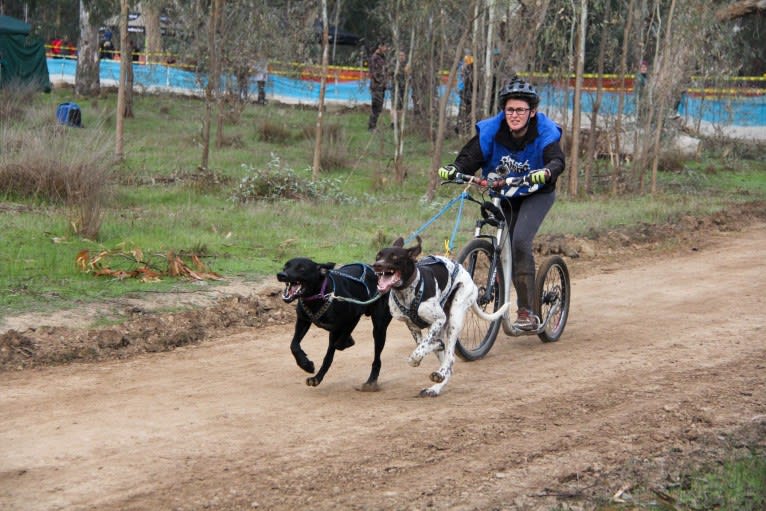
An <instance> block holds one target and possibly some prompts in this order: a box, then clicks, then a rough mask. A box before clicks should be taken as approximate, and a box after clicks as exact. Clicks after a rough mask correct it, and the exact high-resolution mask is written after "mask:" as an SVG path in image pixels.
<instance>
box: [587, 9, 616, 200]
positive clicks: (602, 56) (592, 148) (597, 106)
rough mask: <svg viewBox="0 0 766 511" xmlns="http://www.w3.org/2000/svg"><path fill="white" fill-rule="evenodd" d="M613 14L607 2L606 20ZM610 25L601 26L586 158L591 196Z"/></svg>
mask: <svg viewBox="0 0 766 511" xmlns="http://www.w3.org/2000/svg"><path fill="white" fill-rule="evenodd" d="M611 13H612V9H611V3H609V2H607V4H606V12H605V15H604V18H605V19H607V20H608V19H609V18H610V16H611ZM608 36H609V24H608V23H602V25H601V37H600V42H599V48H598V62H597V67H598V79H597V80H596V99H595V100H594V101H593V110H592V112H591V118H590V137H589V138H588V149H587V150H586V153H585V154H586V157H585V175H584V176H583V177H584V179H585V184H584V189H585V193H586V194H589V193H591V192H592V191H593V184H592V176H593V163H594V161H595V158H596V153H597V151H598V150H597V142H598V133H599V125H598V116H599V111H600V110H601V101H602V99H603V95H604V62H605V60H606V47H607V44H608V41H609V37H608Z"/></svg>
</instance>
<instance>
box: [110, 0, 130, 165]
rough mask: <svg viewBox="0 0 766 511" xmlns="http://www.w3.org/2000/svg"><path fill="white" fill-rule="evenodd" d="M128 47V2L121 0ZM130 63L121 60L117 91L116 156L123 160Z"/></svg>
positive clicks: (122, 44) (122, 29)
mask: <svg viewBox="0 0 766 511" xmlns="http://www.w3.org/2000/svg"><path fill="white" fill-rule="evenodd" d="M127 47H128V0H120V48H127ZM129 65H130V62H128V60H127V59H124V58H121V59H120V85H119V88H118V89H117V112H116V113H115V117H116V118H117V125H116V127H115V133H116V136H115V139H116V140H115V148H114V154H115V156H117V158H118V159H120V160H122V159H123V158H124V157H125V150H124V141H125V136H124V126H125V122H124V117H123V112H124V110H125V87H126V83H125V82H126V81H127V75H128V66H129Z"/></svg>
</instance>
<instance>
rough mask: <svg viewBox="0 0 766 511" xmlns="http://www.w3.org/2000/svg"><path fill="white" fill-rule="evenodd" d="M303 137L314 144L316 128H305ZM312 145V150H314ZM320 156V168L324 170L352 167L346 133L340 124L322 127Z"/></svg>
mask: <svg viewBox="0 0 766 511" xmlns="http://www.w3.org/2000/svg"><path fill="white" fill-rule="evenodd" d="M303 137H304V138H305V139H307V140H310V141H312V142H314V140H315V139H316V126H304V128H303ZM313 147H314V146H313V145H312V149H313ZM320 151H321V153H320V155H319V167H320V168H321V169H322V170H337V169H343V168H348V167H350V166H351V158H350V157H349V150H348V142H347V141H346V132H345V130H344V128H343V126H342V125H340V124H337V123H335V124H323V125H322V147H321V149H320Z"/></svg>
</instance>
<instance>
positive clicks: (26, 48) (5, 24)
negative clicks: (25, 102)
mask: <svg viewBox="0 0 766 511" xmlns="http://www.w3.org/2000/svg"><path fill="white" fill-rule="evenodd" d="M31 29H32V27H30V26H29V25H27V24H26V23H24V22H23V21H21V20H19V19H16V18H11V17H10V16H0V89H2V88H3V87H6V86H8V85H9V84H10V83H20V84H33V85H34V86H36V87H38V88H40V89H42V90H44V91H45V92H50V90H51V82H50V77H49V76H48V62H47V61H46V59H45V46H44V45H43V42H42V41H40V40H39V39H37V38H34V37H31V36H30V35H29V31H30V30H31Z"/></svg>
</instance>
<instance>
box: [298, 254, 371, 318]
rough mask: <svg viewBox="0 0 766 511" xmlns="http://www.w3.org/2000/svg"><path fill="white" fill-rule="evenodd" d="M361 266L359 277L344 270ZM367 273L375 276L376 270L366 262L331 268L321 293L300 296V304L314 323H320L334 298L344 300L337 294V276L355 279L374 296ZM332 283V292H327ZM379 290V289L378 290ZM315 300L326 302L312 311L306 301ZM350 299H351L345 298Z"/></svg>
mask: <svg viewBox="0 0 766 511" xmlns="http://www.w3.org/2000/svg"><path fill="white" fill-rule="evenodd" d="M356 266H359V267H361V268H362V274H361V275H360V276H359V277H356V276H354V275H349V274H348V273H344V272H343V270H347V269H348V268H351V267H356ZM367 274H370V275H372V276H373V277H374V276H375V270H373V269H372V267H371V266H369V265H367V264H364V263H351V264H347V265H344V266H341V267H340V268H339V269H337V270H330V271H328V272H327V276H326V277H325V279H324V282H322V287H321V288H320V289H319V293H318V294H315V295H313V296H308V297H306V298H298V305H299V306H300V308H301V309H303V312H304V313H305V314H306V316H308V317H309V319H310V320H311V322H312V323H314V324H315V325H319V323H320V322H319V319H320V318H321V317H322V316H324V314H325V312H327V309H329V308H330V305H332V302H333V300H334V299H340V300H343V298H344V297H342V296H335V294H334V291H335V288H336V285H335V277H340V278H344V279H347V280H353V281H354V282H358V283H359V284H362V285H363V286H364V288H365V289H366V290H367V296H368V298H371V297H372V294H371V293H370V286H369V284H368V282H367V281H366V280H365V279H364V278H363V277H365V276H366V275H367ZM329 284H332V285H331V286H330V292H329V293H327V292H326V291H327V288H328V285H329ZM376 292H377V291H376ZM315 300H324V303H323V304H322V306H321V307H320V308H319V310H318V311H316V312H311V311H310V310H309V309H308V307H306V306H305V305H304V303H303V302H304V301H306V302H311V301H315ZM344 301H349V300H344Z"/></svg>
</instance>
